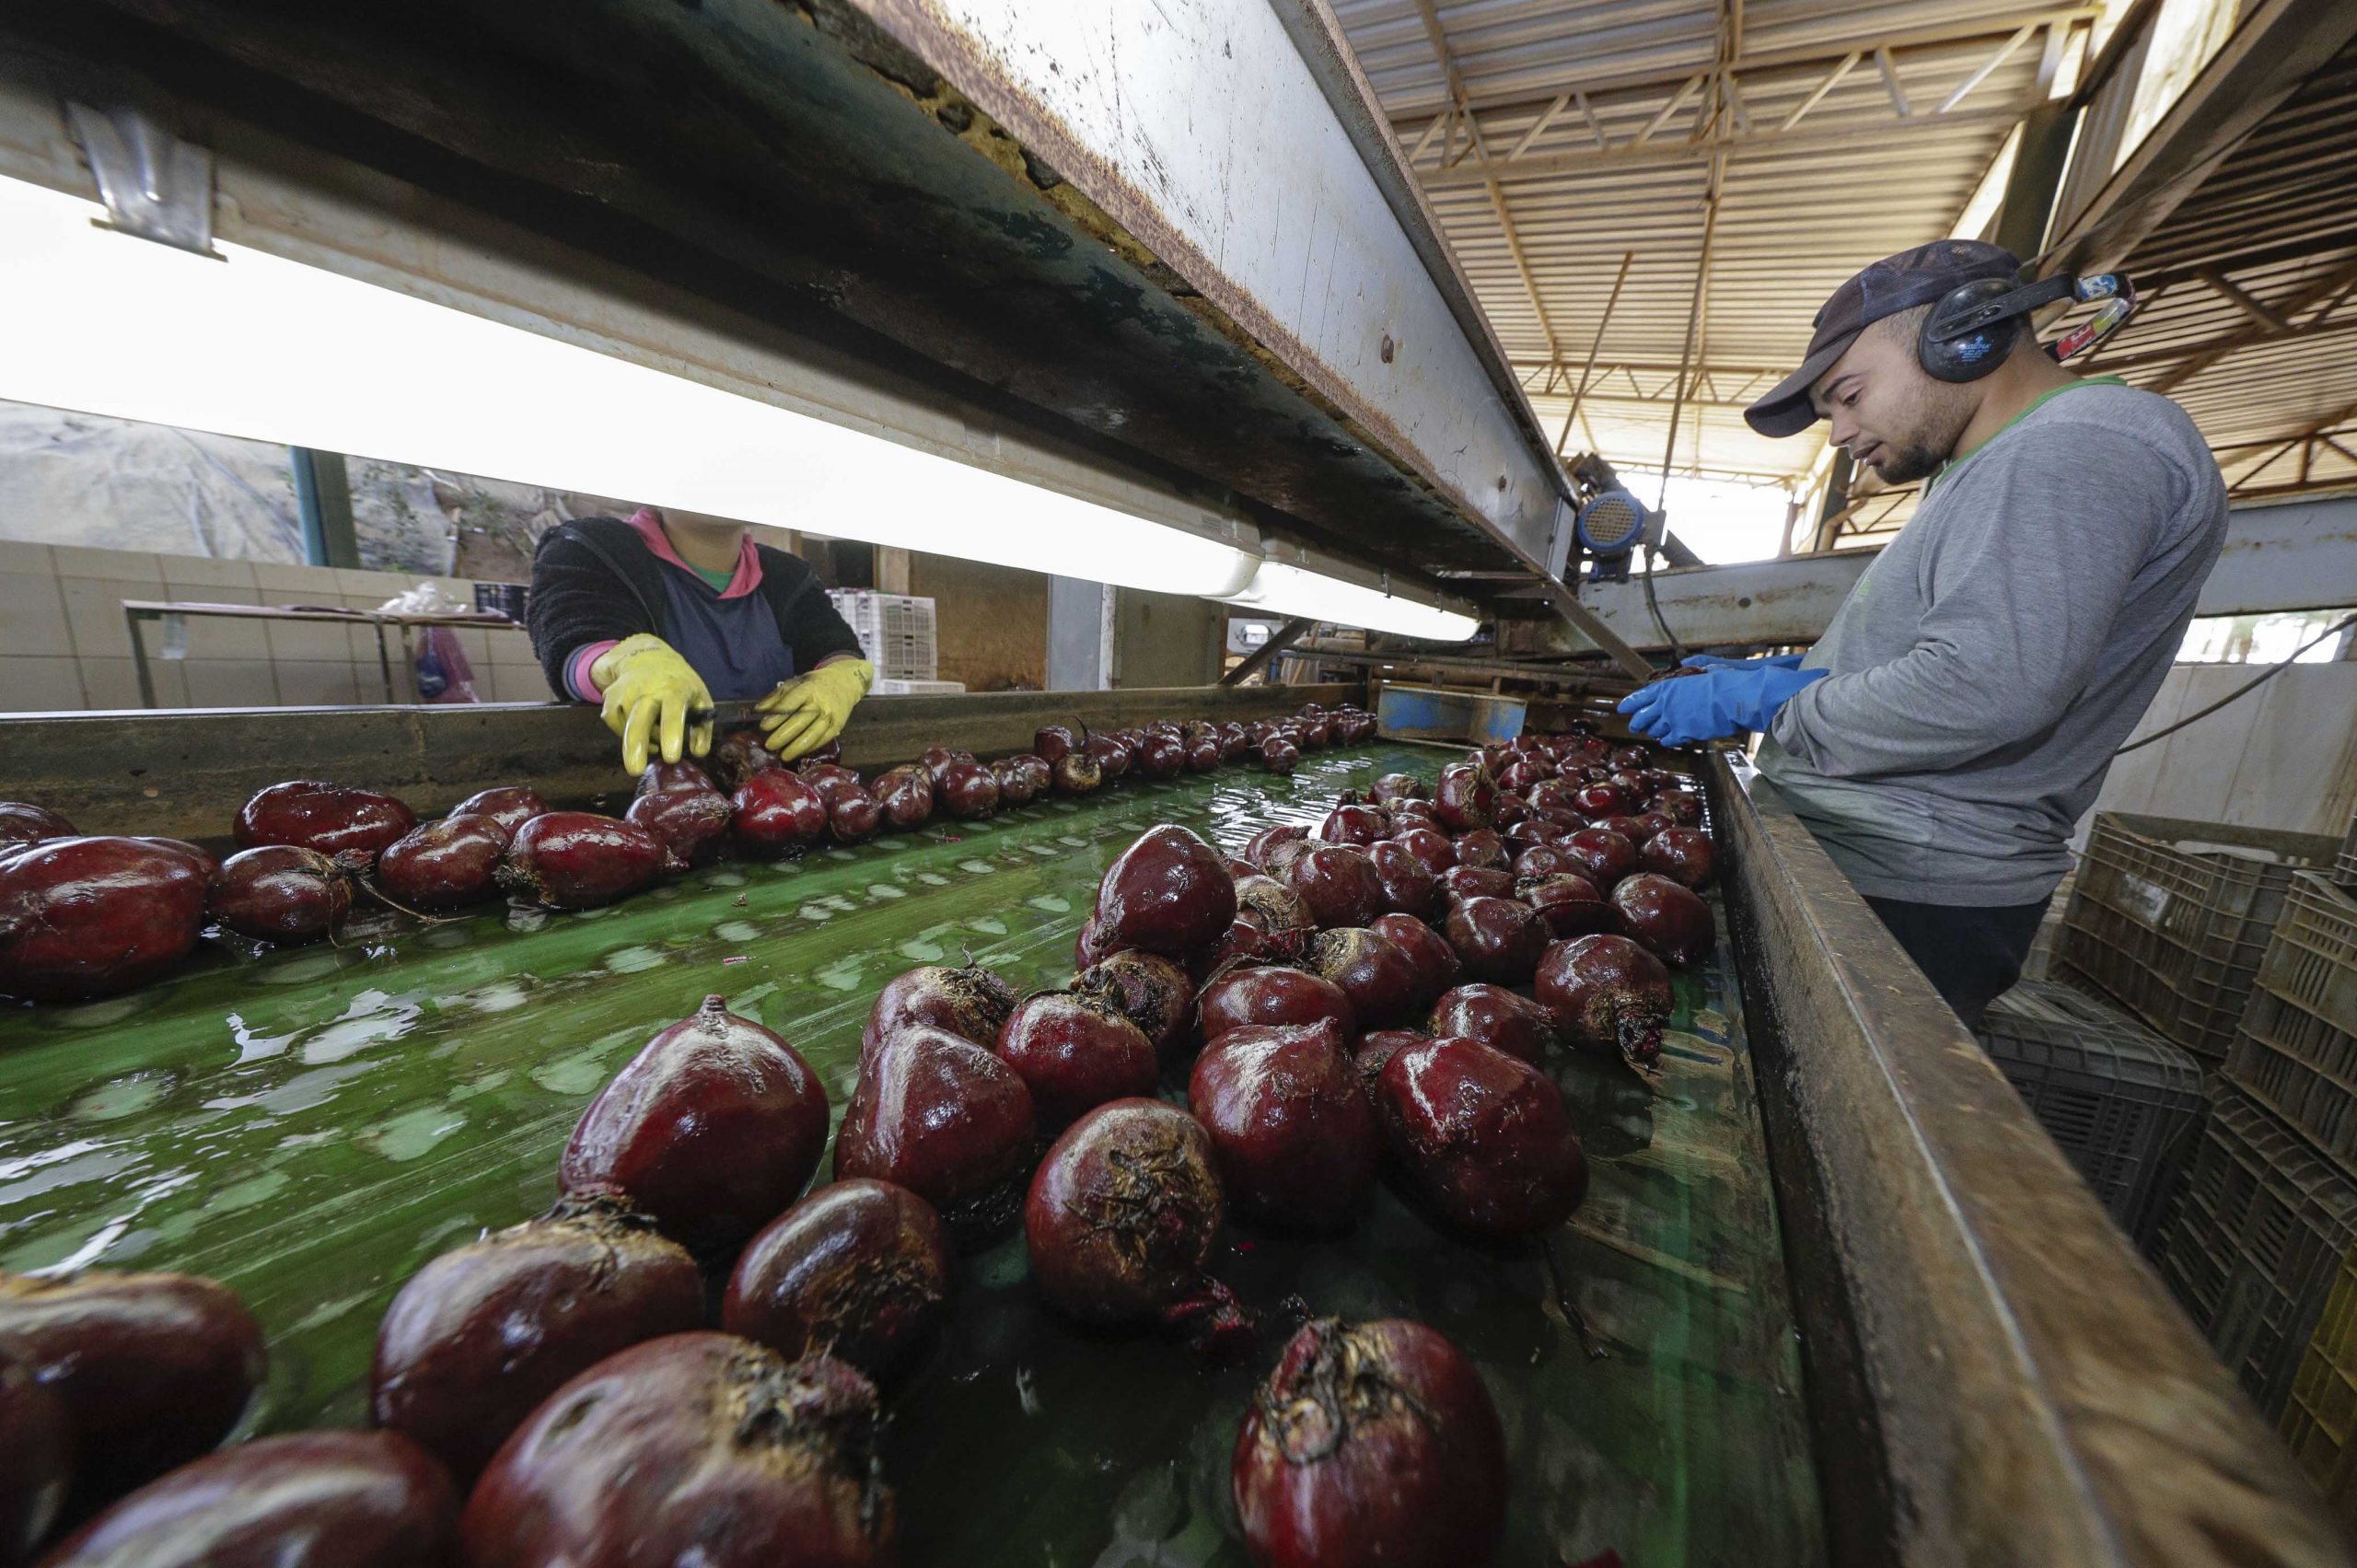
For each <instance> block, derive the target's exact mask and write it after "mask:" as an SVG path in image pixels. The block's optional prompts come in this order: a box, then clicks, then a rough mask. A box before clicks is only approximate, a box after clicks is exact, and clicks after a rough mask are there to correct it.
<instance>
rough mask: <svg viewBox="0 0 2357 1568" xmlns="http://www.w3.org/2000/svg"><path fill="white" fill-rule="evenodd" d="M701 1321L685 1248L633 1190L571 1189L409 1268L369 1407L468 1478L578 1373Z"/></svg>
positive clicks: (389, 1312)
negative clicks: (625, 1194) (611, 1193)
mask: <svg viewBox="0 0 2357 1568" xmlns="http://www.w3.org/2000/svg"><path fill="white" fill-rule="evenodd" d="M702 1322H703V1282H702V1279H701V1277H699V1275H698V1274H697V1272H696V1265H695V1260H694V1259H692V1258H691V1257H690V1256H689V1255H688V1252H687V1249H685V1248H683V1247H680V1246H679V1244H678V1243H677V1242H673V1241H668V1240H666V1239H665V1238H664V1237H661V1236H659V1235H657V1234H656V1230H655V1225H654V1222H653V1221H652V1220H650V1219H648V1218H647V1217H646V1216H644V1214H634V1213H633V1212H632V1211H631V1210H630V1209H629V1208H628V1207H627V1206H626V1205H625V1204H623V1203H622V1202H621V1200H620V1199H617V1198H612V1197H605V1196H599V1197H591V1198H585V1199H575V1198H567V1199H564V1200H563V1201H561V1202H558V1204H557V1205H556V1207H555V1208H553V1209H551V1210H550V1211H549V1212H548V1213H547V1214H542V1215H541V1216H540V1218H538V1219H535V1220H527V1221H525V1222H524V1223H523V1224H522V1225H511V1226H509V1227H508V1228H507V1229H505V1230H502V1231H494V1232H493V1233H492V1234H491V1235H489V1236H486V1237H483V1238H482V1240H480V1241H476V1242H471V1243H470V1244H468V1245H467V1246H464V1247H461V1248H459V1249H457V1250H455V1251H450V1252H445V1253H443V1254H442V1255H441V1256H440V1257H438V1258H436V1259H435V1260H433V1261H432V1262H430V1263H428V1264H426V1265H425V1267H424V1268H423V1269H420V1270H419V1271H418V1272H416V1273H414V1274H412V1275H411V1276H410V1281H409V1283H407V1284H405V1285H403V1286H401V1294H400V1295H397V1296H395V1297H393V1304H392V1306H391V1307H389V1308H387V1309H386V1312H385V1317H384V1320H383V1321H382V1322H381V1323H379V1324H378V1325H377V1358H376V1365H375V1366H374V1368H373V1370H372V1371H371V1372H370V1374H369V1389H370V1393H369V1411H370V1413H371V1414H372V1415H373V1416H374V1417H375V1418H376V1423H377V1425H378V1426H380V1427H385V1428H387V1429H389V1430H390V1431H394V1432H398V1433H401V1434H402V1435H404V1436H406V1437H409V1438H412V1439H413V1440H415V1441H416V1443H417V1444H418V1445H419V1446H421V1447H423V1448H424V1449H425V1450H426V1452H428V1453H430V1454H432V1455H433V1456H434V1457H435V1458H437V1459H439V1460H441V1461H442V1462H443V1463H444V1464H445V1465H447V1466H448V1467H449V1470H450V1473H451V1474H452V1475H453V1476H455V1477H457V1478H458V1480H459V1484H460V1485H462V1486H463V1485H469V1484H471V1483H472V1482H473V1481H474V1479H475V1477H476V1476H478V1475H480V1474H482V1468H483V1466H485V1465H487V1464H489V1463H490V1462H491V1457H492V1456H493V1454H495V1453H497V1452H498V1451H499V1446H500V1445H501V1444H502V1443H504V1442H505V1441H506V1440H507V1434H509V1433H511V1432H513V1431H515V1430H516V1428H517V1426H519V1425H521V1424H523V1422H524V1418H525V1417H527V1416H528V1415H530V1414H531V1413H532V1411H535V1410H536V1409H538V1408H539V1407H540V1401H541V1400H545V1399H547V1398H548V1397H549V1396H550V1395H551V1394H552V1393H554V1392H556V1390H557V1389H558V1388H560V1387H562V1386H563V1384H564V1383H565V1382H567V1381H568V1380H569V1379H571V1378H572V1377H573V1376H575V1375H576V1374H578V1373H581V1372H585V1371H586V1370H587V1369H588V1368H590V1367H591V1366H594V1365H597V1364H598V1362H600V1361H603V1360H604V1359H605V1358H606V1357H608V1356H610V1355H611V1354H613V1353H614V1352H616V1351H618V1350H621V1349H622V1348H623V1347H624V1346H626V1345H634V1344H636V1343H638V1342H640V1341H642V1340H651V1339H656V1338H657V1337H659V1336H661V1335H664V1334H679V1333H685V1332H686V1331H688V1330H691V1329H694V1328H697V1327H699V1326H701V1325H702Z"/></svg>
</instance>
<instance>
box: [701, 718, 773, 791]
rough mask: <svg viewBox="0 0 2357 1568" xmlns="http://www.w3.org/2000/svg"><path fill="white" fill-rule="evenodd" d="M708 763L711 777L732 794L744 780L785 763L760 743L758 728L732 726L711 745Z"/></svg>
mask: <svg viewBox="0 0 2357 1568" xmlns="http://www.w3.org/2000/svg"><path fill="white" fill-rule="evenodd" d="M708 765H709V766H710V768H711V769H712V773H713V776H714V778H716V779H718V780H719V781H720V787H721V788H722V789H724V790H726V791H727V792H728V793H729V794H731V795H734V794H735V793H736V792H737V790H739V789H741V788H743V787H744V784H745V781H746V780H748V779H749V778H752V777H753V776H754V775H756V774H758V773H766V772H772V771H773V770H775V769H778V768H783V767H784V766H785V762H784V760H783V759H781V758H780V757H779V756H778V754H777V753H776V752H774V751H772V750H771V749H769V748H768V747H766V746H764V745H762V744H761V731H760V730H758V729H732V730H730V731H729V732H728V733H727V734H726V735H724V736H722V737H721V738H720V739H719V741H718V742H717V743H716V744H715V745H714V747H713V749H712V756H711V759H710V761H709V763H708Z"/></svg>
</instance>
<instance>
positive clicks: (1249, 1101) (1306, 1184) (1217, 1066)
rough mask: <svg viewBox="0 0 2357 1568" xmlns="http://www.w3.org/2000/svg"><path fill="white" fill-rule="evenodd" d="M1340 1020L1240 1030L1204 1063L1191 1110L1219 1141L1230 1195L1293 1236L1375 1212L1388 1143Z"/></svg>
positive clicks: (1192, 1084) (1198, 1067)
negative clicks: (1372, 1200) (1380, 1159)
mask: <svg viewBox="0 0 2357 1568" xmlns="http://www.w3.org/2000/svg"><path fill="white" fill-rule="evenodd" d="M1345 1043H1346V1042H1345V1041H1344V1040H1343V1038H1342V1031H1341V1028H1338V1027H1336V1025H1335V1024H1334V1022H1333V1020H1332V1019H1330V1018H1329V1019H1327V1020H1325V1021H1324V1022H1322V1023H1317V1024H1310V1025H1306V1026H1301V1027H1296V1028H1285V1027H1278V1028H1241V1029H1230V1030H1229V1031H1228V1032H1227V1033H1226V1034H1225V1035H1222V1036H1221V1037H1220V1038H1219V1040H1217V1041H1216V1042H1214V1043H1213V1045H1212V1046H1211V1047H1210V1048H1209V1049H1207V1050H1206V1051H1204V1052H1203V1053H1202V1055H1201V1056H1199V1057H1197V1058H1196V1059H1195V1070H1194V1074H1193V1076H1192V1077H1191V1078H1190V1080H1189V1083H1188V1087H1187V1104H1188V1108H1189V1109H1190V1110H1192V1111H1193V1112H1194V1113H1195V1120H1196V1121H1200V1122H1202V1124H1203V1129H1204V1131H1205V1132H1209V1133H1210V1134H1211V1140H1212V1151H1213V1157H1214V1158H1215V1159H1216V1161H1217V1162H1218V1167H1219V1175H1220V1185H1221V1189H1222V1191H1224V1192H1225V1194H1226V1195H1227V1196H1228V1197H1229V1198H1230V1199H1232V1200H1233V1201H1234V1202H1236V1204H1237V1207H1239V1208H1241V1209H1243V1210H1244V1211H1245V1212H1247V1213H1248V1214H1253V1215H1255V1216H1257V1217H1258V1218H1260V1219H1262V1220H1265V1221H1267V1222H1268V1223H1269V1224H1271V1225H1278V1226H1281V1227H1283V1228H1285V1229H1290V1230H1305V1231H1313V1232H1321V1233H1325V1232H1333V1231H1338V1230H1343V1229H1347V1228H1348V1227H1349V1226H1350V1225H1352V1223H1353V1221H1355V1220H1356V1219H1357V1218H1358V1217H1359V1215H1360V1214H1363V1213H1364V1210H1365V1206H1366V1200H1367V1196H1368V1194H1369V1192H1370V1191H1373V1189H1374V1186H1375V1167H1376V1156H1377V1154H1378V1153H1379V1152H1380V1144H1379V1141H1378V1139H1377V1137H1376V1130H1375V1112H1374V1110H1373V1109H1371V1108H1370V1106H1369V1105H1368V1102H1367V1098H1366V1093H1365V1091H1364V1088H1362V1087H1361V1086H1360V1084H1359V1078H1358V1074H1357V1072H1356V1071H1355V1070H1354V1069H1353V1065H1352V1063H1351V1060H1350V1057H1349V1056H1348V1055H1347V1054H1346V1052H1345V1049H1344V1048H1345Z"/></svg>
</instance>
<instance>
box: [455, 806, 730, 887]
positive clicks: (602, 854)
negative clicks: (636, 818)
mask: <svg viewBox="0 0 2357 1568" xmlns="http://www.w3.org/2000/svg"><path fill="white" fill-rule="evenodd" d="M684 869H685V867H684V866H683V865H681V864H680V861H679V856H678V855H676V854H672V853H671V851H670V849H669V847H668V846H667V845H666V844H665V843H664V842H663V841H662V840H660V839H658V838H656V836H655V835H654V834H652V833H650V832H648V831H647V830H645V829H644V828H642V827H640V826H639V825H638V824H637V823H635V822H625V821H622V820H621V819H618V818H613V817H600V816H598V814H596V813H595V812H591V811H549V812H544V813H542V814H541V815H540V816H538V817H535V818H533V819H531V820H530V821H528V822H527V823H525V824H524V825H523V826H522V827H521V828H518V829H517V830H516V837H515V839H514V840H513V841H511V842H509V844H508V846H507V859H506V862H505V864H504V865H501V866H500V868H499V885H500V886H501V887H503V888H505V889H507V890H508V891H509V892H511V893H516V894H519V895H521V896H523V897H526V898H529V899H532V900H536V901H538V902H540V903H542V904H546V905H547V906H548V907H549V908H551V909H561V910H586V909H596V908H597V907H598V905H600V904H610V903H612V902H613V901H614V900H616V899H621V898H627V897H629V896H630V895H631V894H633V893H635V892H637V891H638V890H639V889H641V888H644V887H645V886H646V885H647V884H648V883H650V882H652V881H654V880H655V879H656V877H660V876H662V875H663V874H664V873H666V872H669V871H679V870H684Z"/></svg>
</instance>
